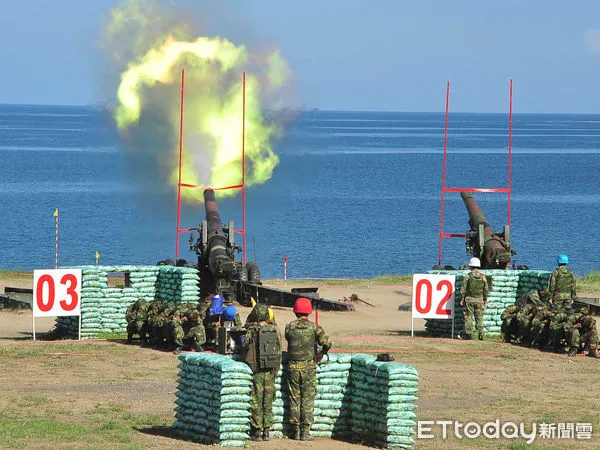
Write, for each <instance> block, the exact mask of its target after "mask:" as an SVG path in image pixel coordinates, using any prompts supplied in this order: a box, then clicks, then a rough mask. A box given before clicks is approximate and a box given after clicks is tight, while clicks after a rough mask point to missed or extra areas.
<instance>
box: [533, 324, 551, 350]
mask: <svg viewBox="0 0 600 450" xmlns="http://www.w3.org/2000/svg"><path fill="white" fill-rule="evenodd" d="M545 320H546V322H544V319H541V318H539V317H536V318H534V319H533V320H532V321H531V342H532V343H534V344H536V345H538V346H540V347H543V346H545V345H546V344H547V343H548V338H549V336H550V321H549V320H548V319H545Z"/></svg>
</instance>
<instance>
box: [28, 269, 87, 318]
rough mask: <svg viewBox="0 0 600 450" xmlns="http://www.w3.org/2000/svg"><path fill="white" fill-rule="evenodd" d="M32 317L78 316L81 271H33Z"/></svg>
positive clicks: (79, 309)
mask: <svg viewBox="0 0 600 450" xmlns="http://www.w3.org/2000/svg"><path fill="white" fill-rule="evenodd" d="M32 306H33V316H34V317H56V316H79V315H80V314H81V269H49V270H34V271H33V305H32Z"/></svg>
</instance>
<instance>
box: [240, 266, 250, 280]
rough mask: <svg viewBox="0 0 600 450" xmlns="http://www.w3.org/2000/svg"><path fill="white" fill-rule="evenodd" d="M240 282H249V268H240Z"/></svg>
mask: <svg viewBox="0 0 600 450" xmlns="http://www.w3.org/2000/svg"><path fill="white" fill-rule="evenodd" d="M240 281H248V266H242V267H241V268H240Z"/></svg>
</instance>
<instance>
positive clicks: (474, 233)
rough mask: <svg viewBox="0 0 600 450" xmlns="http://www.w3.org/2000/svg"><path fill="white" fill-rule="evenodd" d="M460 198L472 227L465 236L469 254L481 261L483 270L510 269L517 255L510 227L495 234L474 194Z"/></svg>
mask: <svg viewBox="0 0 600 450" xmlns="http://www.w3.org/2000/svg"><path fill="white" fill-rule="evenodd" d="M460 196H461V197H462V199H463V201H464V203H465V206H466V208H467V211H468V213H469V226H470V227H471V228H470V230H469V231H467V233H466V236H465V239H466V248H467V253H470V254H471V255H473V256H475V257H477V258H479V259H480V261H481V268H482V269H506V268H508V267H509V265H510V258H511V256H512V255H515V254H516V253H517V252H516V251H515V250H513V249H512V248H511V246H510V227H509V226H508V225H505V226H504V230H503V232H502V233H495V232H494V229H493V228H492V227H491V226H490V224H489V223H488V222H487V219H486V218H485V215H484V214H483V212H482V211H481V209H480V208H479V205H478V204H477V202H476V201H475V198H474V197H473V194H471V193H470V192H461V193H460Z"/></svg>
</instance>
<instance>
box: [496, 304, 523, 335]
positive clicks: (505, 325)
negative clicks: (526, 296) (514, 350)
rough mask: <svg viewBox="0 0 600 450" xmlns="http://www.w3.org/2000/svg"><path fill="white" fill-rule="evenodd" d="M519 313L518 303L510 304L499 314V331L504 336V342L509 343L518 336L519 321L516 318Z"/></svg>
mask: <svg viewBox="0 0 600 450" xmlns="http://www.w3.org/2000/svg"><path fill="white" fill-rule="evenodd" d="M518 313H519V306H518V305H510V306H509V307H508V308H506V309H505V310H504V311H502V314H501V315H500V318H501V319H502V326H501V327H500V331H501V332H502V334H503V336H504V342H506V343H510V342H511V341H512V340H513V339H516V338H517V337H518V336H519V322H518V320H517V314H518Z"/></svg>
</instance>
